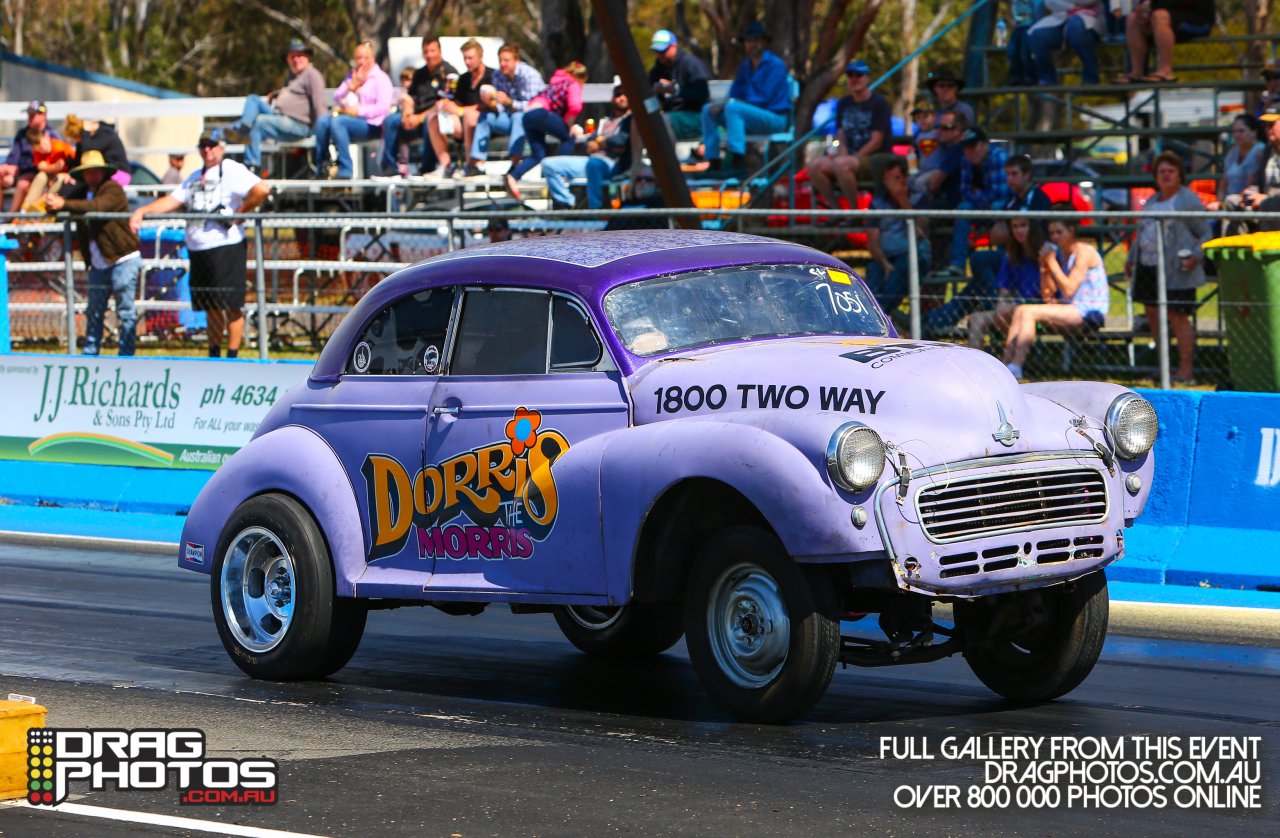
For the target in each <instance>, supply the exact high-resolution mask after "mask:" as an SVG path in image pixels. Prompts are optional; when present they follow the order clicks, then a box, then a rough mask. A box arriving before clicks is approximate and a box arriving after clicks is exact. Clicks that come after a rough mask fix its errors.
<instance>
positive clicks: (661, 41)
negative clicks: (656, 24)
mask: <svg viewBox="0 0 1280 838" xmlns="http://www.w3.org/2000/svg"><path fill="white" fill-rule="evenodd" d="M674 43H676V33H674V32H672V31H671V30H670V29H659V30H658V31H657V32H654V33H653V40H652V41H650V42H649V49H651V50H653V51H654V52H666V51H667V47H669V46H671V45H672V44H674Z"/></svg>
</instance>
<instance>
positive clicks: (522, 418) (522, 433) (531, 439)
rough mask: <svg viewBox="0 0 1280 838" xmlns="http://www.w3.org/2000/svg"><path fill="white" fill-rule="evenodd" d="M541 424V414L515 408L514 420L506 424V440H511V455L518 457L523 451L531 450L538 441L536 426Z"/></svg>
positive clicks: (524, 408) (522, 408)
mask: <svg viewBox="0 0 1280 838" xmlns="http://www.w3.org/2000/svg"><path fill="white" fill-rule="evenodd" d="M541 424H542V414H541V413H539V412H538V411H536V410H529V409H528V408H527V407H520V408H516V415H515V418H514V419H512V420H511V421H510V422H508V423H507V439H509V440H511V453H512V454H515V455H516V456H517V457H519V456H520V455H521V454H523V453H524V452H525V449H527V448H532V447H533V446H534V444H536V443H537V441H538V426H539V425H541Z"/></svg>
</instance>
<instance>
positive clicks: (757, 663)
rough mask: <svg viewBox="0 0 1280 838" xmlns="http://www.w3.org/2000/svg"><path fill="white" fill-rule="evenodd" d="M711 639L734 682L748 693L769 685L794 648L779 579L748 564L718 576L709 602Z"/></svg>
mask: <svg viewBox="0 0 1280 838" xmlns="http://www.w3.org/2000/svg"><path fill="white" fill-rule="evenodd" d="M707 636H708V638H709V640H710V642H711V653H712V655H714V656H715V659H716V664H717V665H718V666H719V668H720V671H721V672H723V673H724V674H725V676H726V677H727V678H728V679H729V680H730V681H732V682H733V683H734V684H736V685H737V686H739V687H744V688H746V689H759V688H760V687H764V686H767V685H768V684H769V683H770V682H772V681H773V680H774V679H775V678H777V676H778V673H779V672H780V671H781V670H782V666H783V664H785V663H786V662H787V651H788V649H789V648H790V646H791V618H790V617H789V616H788V615H787V605H786V602H785V601H784V600H783V598H782V591H781V590H780V589H779V588H778V583H777V581H776V580H775V579H774V578H773V577H772V576H770V575H769V574H768V573H766V572H765V571H764V570H762V569H761V568H760V567H759V566H757V565H753V564H746V563H743V564H737V565H734V566H733V567H730V568H729V569H728V570H726V571H725V572H724V573H722V574H720V577H719V578H718V579H716V582H715V584H714V585H712V587H711V596H710V597H709V598H708V601H707Z"/></svg>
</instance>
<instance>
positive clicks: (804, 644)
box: [178, 230, 1156, 722]
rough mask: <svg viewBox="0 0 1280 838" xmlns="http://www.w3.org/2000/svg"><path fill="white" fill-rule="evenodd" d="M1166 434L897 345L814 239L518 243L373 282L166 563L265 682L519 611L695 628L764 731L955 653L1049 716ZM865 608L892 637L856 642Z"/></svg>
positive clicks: (1094, 652)
mask: <svg viewBox="0 0 1280 838" xmlns="http://www.w3.org/2000/svg"><path fill="white" fill-rule="evenodd" d="M1155 436H1156V417H1155V413H1154V411H1153V410H1152V408H1151V405H1150V404H1149V403H1148V402H1147V401H1146V400H1145V399H1143V398H1141V397H1140V396H1138V395H1137V394H1135V393H1133V392H1131V391H1129V390H1127V389H1125V388H1124V387H1121V386H1118V385H1115V384H1103V383H1086V382H1064V383H1050V384H1025V385H1019V383H1018V382H1017V381H1016V380H1015V379H1014V378H1013V377H1012V376H1011V375H1010V374H1009V373H1008V371H1007V370H1005V368H1004V367H1003V366H1002V365H1001V364H1000V363H999V362H998V361H996V360H995V359H994V358H992V357H991V356H989V355H987V354H986V353H983V352H979V351H975V350H970V349H967V348H963V347H960V346H955V345H952V344H947V343H930V342H924V341H910V340H903V339H902V338H901V337H899V336H898V335H897V334H896V333H895V332H894V329H893V326H892V324H891V323H890V321H889V320H888V319H887V318H886V317H885V315H884V313H883V312H882V311H881V310H879V309H878V308H877V307H876V304H875V301H874V298H873V297H872V295H871V294H870V293H869V292H868V290H867V289H866V287H865V286H864V285H863V283H862V282H861V281H860V280H859V279H858V278H857V277H855V276H854V275H852V274H851V272H850V271H849V269H848V268H847V267H846V266H845V265H844V264H843V263H842V262H840V261H839V260H836V259H834V258H832V257H830V256H828V255H826V254H824V253H821V252H819V251H816V250H812V249H810V248H807V247H802V246H799V245H795V244H789V243H784V242H780V241H775V240H772V239H767V238H760V237H755V236H746V235H740V234H734V233H723V232H722V233H716V232H691V231H666V230H660V231H655V230H646V231H636V232H625V233H594V234H582V235H573V236H570V235H565V236H551V237H541V238H530V239H525V240H520V241H514V242H507V243H504V244H497V245H481V246H478V247H471V248H467V249H465V250H462V251H457V252H454V253H450V254H446V255H443V256H439V257H435V258H432V259H429V260H427V261H425V262H422V263H421V264H418V265H415V266H414V267H411V268H408V269H406V270H404V271H401V272H400V273H398V274H395V275H394V276H392V277H390V278H388V279H387V280H385V281H383V282H381V283H379V284H378V285H377V286H375V287H374V288H372V289H371V290H370V291H369V293H368V294H366V295H365V297H364V298H363V299H362V300H361V301H360V302H359V304H357V305H356V307H355V308H354V309H353V310H352V312H351V313H350V314H349V315H348V316H347V317H346V318H345V319H344V320H343V322H342V323H341V324H340V326H339V328H338V329H337V330H336V331H335V333H334V335H333V337H332V338H331V339H330V341H329V342H328V344H327V345H326V346H325V348H324V349H323V351H322V352H321V355H320V357H319V360H318V361H317V362H316V365H315V367H314V368H313V369H312V371H311V374H310V376H309V377H308V379H307V380H306V381H305V382H303V383H301V384H299V385H298V386H296V387H295V388H293V389H292V390H291V391H290V392H289V393H288V394H287V395H286V396H284V397H283V398H282V399H281V400H280V401H279V402H278V403H276V404H275V405H274V407H272V408H271V410H270V412H269V413H268V415H267V416H266V418H265V419H264V421H263V422H262V424H261V426H260V427H259V428H258V430H257V433H256V434H255V436H254V438H253V440H252V441H251V442H250V443H249V444H248V445H247V446H245V447H244V448H243V449H242V450H240V451H239V452H237V453H236V454H235V455H234V456H233V457H232V458H231V459H230V460H229V461H228V462H227V463H225V464H224V465H223V466H222V467H221V468H220V469H219V470H218V471H217V472H216V473H215V474H214V476H213V478H212V479H211V480H210V482H209V483H208V485H207V486H206V488H205V489H204V491H203V492H201V494H200V496H199V498H198V499H197V500H196V502H195V504H194V505H193V507H192V509H191V512H190V514H189V516H188V517H187V521H186V524H185V527H184V529H183V544H182V546H181V551H180V555H179V559H178V561H179V564H180V566H181V567H184V568H187V569H190V570H195V571H198V572H201V573H206V574H210V576H211V596H212V606H213V617H214V621H215V623H216V624H217V629H218V633H219V635H220V636H221V638H222V642H223V644H224V645H225V647H226V649H227V652H228V653H229V654H230V656H231V658H232V660H233V661H234V662H235V663H236V665H238V666H239V667H240V668H241V669H243V670H244V671H245V672H246V673H248V674H249V675H252V676H254V677H258V678H267V679H273V680H291V679H309V678H321V677H324V676H326V675H329V674H331V673H333V672H335V671H337V670H339V669H341V668H342V667H343V666H344V665H345V664H346V663H347V661H348V660H349V659H350V658H351V656H352V654H353V653H354V652H355V651H356V647H357V645H358V644H359V642H360V636H361V632H362V631H363V628H364V624H365V616H366V613H367V611H368V610H369V609H371V608H390V607H399V606H405V605H412V604H420V605H433V606H435V607H437V608H439V609H441V610H443V611H445V612H447V613H450V614H476V613H479V612H480V611H482V610H484V609H485V608H486V607H488V606H491V605H507V606H510V608H511V609H512V610H513V611H516V612H519V613H529V612H538V611H542V612H546V611H551V612H554V614H555V619H556V621H557V623H558V624H559V627H560V628H561V630H562V631H563V633H564V634H565V636H566V637H567V638H568V639H569V640H570V641H571V642H572V643H573V644H575V645H576V646H577V647H578V648H580V649H582V650H583V651H585V652H587V653H590V654H597V655H652V654H658V653H661V652H663V651H665V650H666V649H669V648H670V647H671V646H672V645H674V644H675V643H676V642H677V641H678V640H679V639H680V637H681V636H682V635H684V636H686V638H687V645H688V651H689V657H690V659H691V661H692V663H693V667H694V669H695V670H696V672H697V675H698V677H699V679H700V680H701V682H702V684H703V685H704V686H705V688H706V690H707V692H708V693H709V694H710V695H711V696H712V697H713V698H714V699H715V701H716V702H718V703H719V705H720V706H722V707H723V708H724V709H725V710H727V711H728V712H729V713H730V714H732V715H733V716H735V717H737V718H740V719H744V720H749V721H757V722H778V721H782V720H785V719H790V718H793V717H795V716H797V715H800V714H803V713H804V712H805V711H806V710H807V709H808V708H809V707H811V706H812V705H813V704H814V702H816V701H817V700H818V699H819V698H820V697H821V696H822V694H823V692H824V691H825V690H826V688H827V685H828V683H829V682H830V679H831V677H832V673H833V671H834V668H835V665H836V663H837V662H846V663H853V664H862V665H873V666H878V665H884V664H895V663H909V662H923V661H932V660H936V659H939V658H942V657H945V656H947V655H951V654H955V653H963V654H964V656H965V658H966V659H967V660H968V662H969V665H970V666H971V667H972V669H973V671H974V672H975V673H976V674H977V676H978V677H979V678H980V679H981V680H982V681H983V682H984V683H985V684H987V685H988V686H989V687H991V688H992V689H993V690H995V691H996V692H997V693H1000V694H1001V695H1004V696H1007V697H1009V698H1011V699H1015V700H1018V701H1041V700H1047V699H1051V698H1054V697H1056V696H1060V695H1063V694H1064V693H1066V692H1069V691H1070V690H1071V689H1073V688H1074V687H1075V686H1076V685H1077V684H1079V683H1080V682H1081V680H1082V679H1084V677H1085V676H1086V675H1087V674H1088V673H1089V671H1090V670H1091V669H1092V667H1093V665H1094V663H1095V661H1096V660H1097V657H1098V654H1099V651H1100V649H1101V647H1102V641H1103V637H1104V636H1105V633H1106V626H1107V583H1106V578H1105V575H1104V571H1103V568H1105V567H1106V566H1107V565H1108V564H1110V563H1111V562H1112V561H1114V560H1115V559H1116V558H1117V557H1118V556H1120V555H1121V554H1122V552H1123V547H1124V530H1125V528H1126V527H1128V526H1130V525H1131V524H1132V523H1133V520H1134V519H1135V518H1136V517H1137V516H1138V514H1139V513H1140V512H1141V511H1142V508H1143V506H1144V504H1145V503H1146V499H1147V495H1148V492H1149V491H1150V487H1151V475H1152V469H1153V465H1154V461H1153V457H1152V454H1151V447H1152V445H1153V443H1154V441H1155ZM935 603H951V604H953V605H954V608H955V626H954V627H950V626H944V625H940V624H938V623H936V622H935V621H934V618H933V607H934V604H935ZM864 613H877V614H879V615H880V625H881V627H882V628H883V630H884V635H885V636H884V639H883V640H859V639H856V638H853V637H844V638H842V636H841V622H842V619H853V618H854V616H856V615H860V614H864ZM424 642H429V638H424Z"/></svg>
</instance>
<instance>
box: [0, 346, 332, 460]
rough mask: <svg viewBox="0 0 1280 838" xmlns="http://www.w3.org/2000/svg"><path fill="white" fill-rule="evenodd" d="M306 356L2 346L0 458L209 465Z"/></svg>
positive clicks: (295, 375)
mask: <svg viewBox="0 0 1280 838" xmlns="http://www.w3.org/2000/svg"><path fill="white" fill-rule="evenodd" d="M309 370H310V367H309V366H308V365H306V364H289V363H281V364H256V363H228V362H226V361H196V360H192V361H188V360H179V359H160V358H157V359H152V358H104V357H87V356H80V357H68V356H57V355H52V356H8V357H6V358H4V359H3V360H2V361H0V393H4V403H5V404H4V406H5V409H4V410H3V411H0V459H6V460H35V461H43V462H59V463H88V464H93V465H112V466H149V467H152V468H181V469H206V470H213V469H216V468H217V467H218V466H220V465H222V463H223V462H225V461H226V459H227V458H228V457H230V456H231V455H232V454H234V453H235V452H236V451H237V450H238V449H239V448H241V447H242V446H243V445H244V444H245V443H247V442H248V441H249V440H250V439H251V438H252V437H253V433H254V431H256V430H257V429H258V424H259V423H260V422H261V421H262V419H263V417H265V416H266V415H267V411H268V410H269V409H270V408H271V406H272V405H273V404H275V403H276V401H277V400H278V399H280V398H281V397H282V396H283V395H284V394H285V392H286V391H287V390H288V389H289V388H290V387H292V386H293V385H294V384H297V383H298V382H299V381H302V380H303V379H304V378H306V375H307V373H308V371H309Z"/></svg>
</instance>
